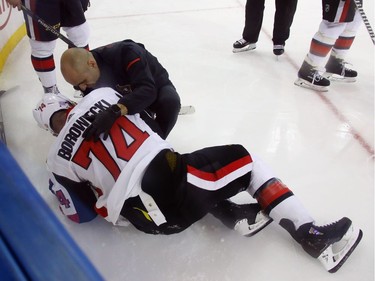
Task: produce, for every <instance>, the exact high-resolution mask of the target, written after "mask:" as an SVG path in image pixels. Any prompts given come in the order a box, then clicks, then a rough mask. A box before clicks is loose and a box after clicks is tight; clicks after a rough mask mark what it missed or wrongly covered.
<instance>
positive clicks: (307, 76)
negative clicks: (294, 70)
mask: <svg viewBox="0 0 375 281" xmlns="http://www.w3.org/2000/svg"><path fill="white" fill-rule="evenodd" d="M294 84H295V85H297V86H300V87H304V88H307V89H312V90H316V91H319V92H326V91H328V86H329V85H330V82H329V80H328V79H326V78H324V77H323V76H322V75H320V73H319V71H318V70H317V69H316V68H314V67H313V66H312V65H310V64H309V63H307V62H306V61H303V64H302V66H301V68H300V69H299V71H298V79H297V80H296V81H295V82H294Z"/></svg>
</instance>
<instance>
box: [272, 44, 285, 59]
mask: <svg viewBox="0 0 375 281" xmlns="http://www.w3.org/2000/svg"><path fill="white" fill-rule="evenodd" d="M284 51H285V49H284V45H273V53H274V55H276V56H281V55H282V54H284Z"/></svg>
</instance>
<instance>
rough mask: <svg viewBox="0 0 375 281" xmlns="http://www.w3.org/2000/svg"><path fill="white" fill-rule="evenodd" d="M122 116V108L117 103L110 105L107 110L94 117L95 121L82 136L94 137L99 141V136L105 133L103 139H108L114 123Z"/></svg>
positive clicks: (88, 138)
mask: <svg viewBox="0 0 375 281" xmlns="http://www.w3.org/2000/svg"><path fill="white" fill-rule="evenodd" d="M120 116H121V108H120V107H119V106H118V105H117V104H114V105H112V106H110V107H109V108H107V109H106V110H104V111H102V112H100V113H98V114H96V115H95V116H93V117H92V118H93V121H92V123H91V125H90V126H88V127H87V129H86V130H85V131H84V132H83V135H82V136H83V137H84V138H85V139H86V140H90V139H91V138H94V141H98V140H99V136H100V135H101V134H102V133H104V135H103V139H104V140H106V139H107V138H108V134H109V131H110V130H111V128H112V125H113V123H115V121H116V119H117V118H119V117H120ZM90 121H91V120H90Z"/></svg>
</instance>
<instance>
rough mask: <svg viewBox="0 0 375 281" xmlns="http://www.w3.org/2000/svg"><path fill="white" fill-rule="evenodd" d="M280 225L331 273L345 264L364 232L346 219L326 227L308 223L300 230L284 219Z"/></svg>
mask: <svg viewBox="0 0 375 281" xmlns="http://www.w3.org/2000/svg"><path fill="white" fill-rule="evenodd" d="M280 225H281V226H282V227H284V228H285V229H286V230H287V231H288V232H289V233H290V234H291V235H292V237H293V238H294V239H295V240H296V241H297V242H298V243H299V244H301V246H302V248H303V249H304V250H305V251H306V252H307V253H308V254H309V255H310V256H312V257H313V258H317V259H318V260H319V261H320V262H321V263H322V264H323V266H324V267H325V269H326V270H327V271H329V272H330V273H334V272H336V271H337V270H338V269H339V268H340V267H341V266H342V265H343V264H344V262H345V261H346V260H347V258H348V257H349V256H350V254H351V253H352V252H353V251H354V249H355V247H356V246H357V245H358V243H359V242H360V241H361V239H362V231H361V230H360V229H357V228H355V227H354V226H353V225H352V221H351V220H350V219H348V218H346V217H344V218H342V219H340V220H338V221H336V222H333V223H331V224H328V225H324V226H316V225H314V223H307V224H304V225H302V226H300V227H299V228H298V230H295V227H294V224H293V222H292V221H290V220H287V219H282V220H281V221H280Z"/></svg>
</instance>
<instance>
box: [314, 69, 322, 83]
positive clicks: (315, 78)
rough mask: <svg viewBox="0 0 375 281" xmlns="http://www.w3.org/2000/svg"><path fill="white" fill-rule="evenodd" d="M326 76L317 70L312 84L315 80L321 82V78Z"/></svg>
mask: <svg viewBox="0 0 375 281" xmlns="http://www.w3.org/2000/svg"><path fill="white" fill-rule="evenodd" d="M323 78H324V77H323V76H322V75H320V73H319V72H318V71H315V72H314V75H313V78H312V84H314V82H315V81H316V82H319V81H320V80H322V79H323Z"/></svg>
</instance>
